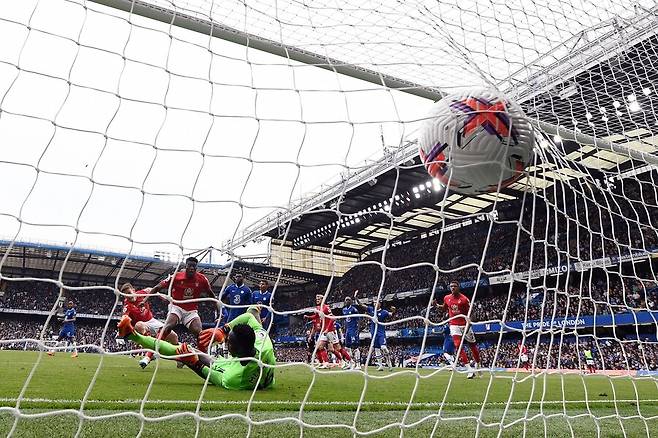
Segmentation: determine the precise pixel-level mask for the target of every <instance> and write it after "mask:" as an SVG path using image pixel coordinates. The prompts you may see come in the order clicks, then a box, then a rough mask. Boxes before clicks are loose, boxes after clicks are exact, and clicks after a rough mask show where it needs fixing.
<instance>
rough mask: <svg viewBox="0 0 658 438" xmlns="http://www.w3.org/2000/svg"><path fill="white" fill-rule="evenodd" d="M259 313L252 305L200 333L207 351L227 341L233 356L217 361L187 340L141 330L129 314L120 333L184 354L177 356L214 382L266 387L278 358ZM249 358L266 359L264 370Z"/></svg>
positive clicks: (201, 345)
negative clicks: (166, 338)
mask: <svg viewBox="0 0 658 438" xmlns="http://www.w3.org/2000/svg"><path fill="white" fill-rule="evenodd" d="M259 313H260V310H259V309H258V308H257V307H255V306H252V307H250V308H249V309H248V311H247V312H245V313H243V314H242V315H240V316H238V317H236V318H235V319H234V320H232V321H231V322H229V323H228V324H226V325H225V326H224V327H221V328H218V329H214V328H211V329H206V330H203V331H202V332H201V333H200V334H199V348H200V349H201V350H204V351H207V349H208V346H209V345H210V343H211V342H219V343H221V342H226V344H227V346H228V351H229V353H230V357H229V358H223V357H219V358H217V359H216V360H215V361H214V362H212V361H211V360H210V358H208V356H205V355H201V356H198V355H197V354H196V353H197V351H195V350H193V349H192V348H191V347H190V346H188V345H187V344H186V343H182V344H179V345H172V344H170V343H169V342H166V341H158V340H157V339H156V338H153V337H151V336H144V335H141V334H139V333H138V332H136V331H135V330H134V329H133V326H132V324H131V323H130V318H128V317H125V316H124V317H123V318H122V319H121V321H119V325H118V329H119V336H123V337H125V338H126V339H129V340H131V341H133V342H135V343H137V344H139V345H141V346H142V347H144V348H149V349H151V350H155V351H158V352H159V353H160V354H163V355H166V356H174V355H179V356H180V355H182V356H181V357H178V358H177V360H179V361H180V362H183V363H184V364H185V365H187V366H188V367H189V368H191V369H192V370H193V371H194V372H195V373H197V374H198V375H199V377H201V378H203V379H206V378H207V379H208V381H209V382H210V383H212V384H213V385H217V386H221V387H224V388H226V389H254V388H257V389H265V388H269V387H270V386H272V385H273V384H274V368H273V367H274V365H275V364H276V358H275V357H274V347H273V345H272V341H271V340H270V337H269V336H268V334H267V331H266V330H265V329H263V326H262V325H261V323H260V321H259V320H258V317H257V316H256V315H258V314H259ZM156 344H157V345H156ZM156 347H157V348H156ZM241 358H245V359H241ZM249 358H256V359H259V360H260V361H261V362H262V363H263V367H262V374H261V367H260V365H259V364H258V362H257V361H256V360H254V359H249Z"/></svg>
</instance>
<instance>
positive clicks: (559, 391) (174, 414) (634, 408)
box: [0, 351, 658, 438]
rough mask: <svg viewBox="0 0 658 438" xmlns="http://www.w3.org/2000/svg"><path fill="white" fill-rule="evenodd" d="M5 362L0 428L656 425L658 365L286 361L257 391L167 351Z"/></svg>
mask: <svg viewBox="0 0 658 438" xmlns="http://www.w3.org/2000/svg"><path fill="white" fill-rule="evenodd" d="M37 362H38V365H37V366H36V368H34V373H33V375H32V378H31V379H30V381H29V384H28V385H27V387H26V388H25V393H24V394H23V396H22V400H21V403H20V412H21V414H23V415H26V417H23V418H19V419H18V421H16V419H17V417H16V416H15V413H16V411H15V410H14V408H15V407H16V400H17V398H18V397H19V395H20V393H21V390H22V389H23V386H24V384H25V382H26V381H27V379H28V375H29V374H30V372H31V371H32V369H33V367H34V365H35V364H36V363H37ZM156 363H157V368H156ZM99 365H100V367H99ZM0 370H2V373H1V375H0V406H2V407H0V436H5V435H7V434H8V433H9V432H10V431H11V430H12V428H14V431H13V436H17V437H31V436H35V437H37V436H50V437H59V436H73V435H75V434H76V433H78V432H79V433H80V435H79V436H85V437H99V436H108V437H129V436H136V435H137V434H138V433H140V432H141V436H143V437H156V436H157V437H171V436H175V437H178V436H194V435H195V434H196V433H198V436H203V437H206V436H208V437H211V436H212V437H217V436H221V437H226V436H231V437H238V436H247V435H248V434H250V436H254V437H260V436H276V437H287V436H300V432H301V431H302V429H303V436H305V437H307V436H310V437H316V436H317V437H323V438H327V437H343V436H353V435H354V432H355V431H356V432H357V435H364V434H367V436H376V437H384V436H386V437H388V436H391V437H393V436H395V437H397V436H400V433H401V431H403V434H404V436H405V437H425V436H430V435H431V434H432V432H434V436H436V437H443V436H455V437H459V438H463V437H468V436H475V435H476V434H479V435H478V436H485V437H488V436H505V437H517V436H522V435H523V434H525V436H550V437H559V436H575V437H589V436H592V437H594V436H605V437H608V436H610V437H614V436H628V437H637V436H658V380H657V379H656V378H655V377H654V378H643V379H635V380H632V379H630V378H627V377H623V378H612V379H611V378H608V377H605V376H585V377H582V376H579V375H549V376H546V375H538V376H536V377H534V378H533V377H529V376H528V375H527V374H523V375H522V374H519V375H518V376H516V377H515V375H514V374H511V373H496V374H494V375H492V374H489V373H485V375H484V376H483V377H482V378H479V379H478V378H476V379H473V380H467V379H466V378H465V376H464V375H463V374H460V373H451V372H447V371H443V372H439V373H436V372H434V373H433V371H432V370H421V373H420V377H416V376H415V375H414V374H413V370H407V371H405V372H404V373H402V374H400V372H401V371H402V370H400V369H397V370H396V371H397V372H398V374H391V373H388V372H377V371H375V370H374V369H372V368H371V369H370V370H369V371H368V372H369V376H370V377H369V378H367V379H366V377H365V376H364V375H363V374H360V373H358V372H345V371H340V370H336V371H322V372H319V373H316V375H315V379H314V377H313V373H312V372H311V370H310V369H309V368H308V367H305V366H302V365H292V366H291V365H286V366H284V367H282V368H280V369H278V370H277V377H276V387H275V388H273V389H270V390H266V391H258V392H257V393H256V394H255V395H254V396H253V400H252V402H251V403H249V399H250V398H251V397H252V393H251V392H236V391H226V390H223V389H220V388H216V387H213V386H208V387H207V388H205V389H204V385H203V383H204V382H203V380H202V379H200V378H198V377H197V376H196V375H195V374H194V373H192V372H191V371H190V370H188V369H177V368H176V366H175V364H174V363H173V362H170V361H164V360H160V361H157V362H154V363H152V364H151V365H149V367H148V368H147V369H146V370H141V369H140V368H139V366H138V364H137V360H136V359H133V358H131V357H124V356H105V357H101V356H100V355H92V354H81V355H80V357H78V358H76V359H72V358H71V357H69V355H68V354H65V353H58V354H57V355H56V356H55V357H48V356H47V355H46V354H42V355H39V353H36V352H17V351H2V352H0ZM156 370H157V372H156ZM94 376H95V382H94V384H93V385H91V382H92V380H93V379H94ZM152 379H153V384H152V386H151V390H150V392H149V390H148V388H149V383H150V382H151V380H152ZM366 382H367V386H366V389H365V392H364V395H363V403H361V407H360V409H359V410H358V412H357V407H358V405H359V399H360V397H361V394H362V391H363V390H364V385H365V384H366ZM415 385H417V390H416V393H415V395H414V396H413V398H412V392H413V388H414V386H415ZM309 388H310V390H309ZM307 390H308V399H307V402H306V404H305V405H304V409H303V411H302V410H300V407H301V405H302V402H303V400H304V397H305V396H306V395H307ZM87 391H89V392H88V394H87V397H86V403H85V404H84V410H83V412H84V415H85V416H88V417H91V418H88V419H85V420H84V421H81V416H80V415H79V414H80V409H81V399H82V398H84V397H85V394H86V393H87ZM444 397H445V400H444ZM143 400H146V402H145V403H143ZM198 400H202V403H198ZM637 400H639V403H638V402H637ZM508 401H509V402H510V403H508ZM529 401H531V403H529ZM563 401H565V402H564V403H563ZM407 408H409V409H407ZM56 410H59V411H61V412H54V411H56ZM197 410H198V416H199V418H200V419H198V418H196V417H195V416H194V413H195V412H197ZM140 412H141V413H142V414H143V415H144V416H145V417H146V418H147V419H146V421H144V422H142V421H141V420H140V418H139V416H138V415H139V413H140ZM181 413H183V415H180V414H181ZM246 417H249V418H251V419H252V420H253V422H254V423H252V424H251V425H250V424H249V422H248V421H246V419H245V418H246ZM596 417H598V419H597V418H596ZM478 418H479V419H480V421H478ZM300 420H301V421H303V422H304V423H305V425H304V426H301V425H300V424H301V423H300ZM501 422H502V425H503V427H502V428H501V427H500V425H499V424H500V423H501ZM323 425H335V426H336V427H332V428H328V427H322V426H323ZM387 426H388V427H387ZM379 429H381V430H379ZM373 431H375V433H372V434H370V433H369V432H373Z"/></svg>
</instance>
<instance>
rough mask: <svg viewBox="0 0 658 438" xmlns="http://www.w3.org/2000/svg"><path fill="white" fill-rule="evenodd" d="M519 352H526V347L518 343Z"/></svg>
mask: <svg viewBox="0 0 658 438" xmlns="http://www.w3.org/2000/svg"><path fill="white" fill-rule="evenodd" d="M519 354H528V347H526V346H525V345H521V344H519Z"/></svg>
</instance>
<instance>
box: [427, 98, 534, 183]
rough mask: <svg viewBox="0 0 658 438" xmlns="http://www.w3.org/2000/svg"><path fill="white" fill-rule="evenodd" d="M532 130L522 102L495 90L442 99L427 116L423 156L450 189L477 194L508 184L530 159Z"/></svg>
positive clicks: (434, 175)
mask: <svg viewBox="0 0 658 438" xmlns="http://www.w3.org/2000/svg"><path fill="white" fill-rule="evenodd" d="M533 147H534V131H533V128H532V125H531V124H530V123H529V122H528V120H527V119H526V118H525V115H524V113H523V110H522V109H521V107H520V106H519V105H518V104H517V103H515V102H513V101H512V100H510V99H508V98H507V97H506V96H505V95H503V94H502V93H500V92H498V91H495V90H485V89H480V90H470V91H464V92H460V93H456V94H451V95H448V96H446V97H444V98H443V99H441V100H440V101H438V102H437V103H436V104H435V105H434V106H433V107H432V110H431V111H430V114H429V115H428V118H427V119H426V120H425V121H424V122H423V125H422V128H421V132H420V137H419V149H420V157H421V159H422V161H423V164H424V165H425V168H426V169H427V171H428V172H429V174H430V175H431V176H432V177H434V178H436V179H437V180H438V181H439V182H440V183H441V184H442V185H443V186H445V187H448V188H450V190H453V191H456V192H459V193H464V194H477V193H487V192H494V191H497V190H498V189H499V187H500V188H504V187H507V186H509V185H510V184H512V183H514V182H515V181H517V180H518V179H519V178H520V177H521V176H522V175H523V171H524V169H525V168H526V167H527V165H528V163H529V162H530V161H531V160H532V155H533Z"/></svg>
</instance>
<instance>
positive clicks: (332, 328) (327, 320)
mask: <svg viewBox="0 0 658 438" xmlns="http://www.w3.org/2000/svg"><path fill="white" fill-rule="evenodd" d="M323 298H324V297H323V296H322V295H319V294H318V295H316V296H315V304H316V307H315V308H316V309H317V310H318V312H314V313H313V315H311V316H306V317H305V318H307V319H310V320H311V321H313V325H314V326H315V327H316V328H319V330H318V333H320V336H319V337H318V358H319V359H320V368H326V366H327V363H328V362H329V356H328V355H327V350H329V351H331V352H332V353H333V354H334V355H335V356H336V359H338V362H339V363H340V364H341V366H342V367H343V368H345V367H347V366H348V365H349V361H351V360H352V358H351V357H350V354H349V353H348V352H347V350H345V348H343V346H342V345H340V339H339V338H338V335H337V334H336V321H335V320H334V318H333V317H332V314H331V309H330V308H329V306H328V305H326V304H322V299H323ZM320 352H322V353H320Z"/></svg>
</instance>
